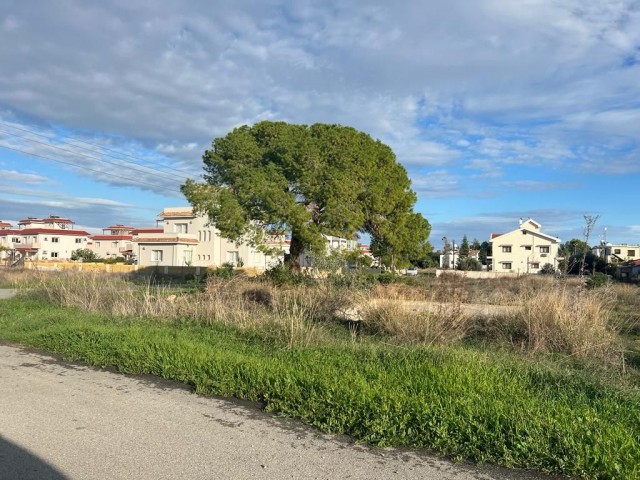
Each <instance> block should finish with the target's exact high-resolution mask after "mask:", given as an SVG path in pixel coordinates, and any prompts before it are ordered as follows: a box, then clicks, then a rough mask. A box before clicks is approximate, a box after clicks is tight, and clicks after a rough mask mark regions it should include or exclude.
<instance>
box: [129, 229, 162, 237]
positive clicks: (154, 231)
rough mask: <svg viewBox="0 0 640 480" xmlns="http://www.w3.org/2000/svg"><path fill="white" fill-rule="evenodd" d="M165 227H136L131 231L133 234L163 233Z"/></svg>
mask: <svg viewBox="0 0 640 480" xmlns="http://www.w3.org/2000/svg"><path fill="white" fill-rule="evenodd" d="M163 232H164V228H136V229H135V230H132V231H131V235H137V234H139V233H163Z"/></svg>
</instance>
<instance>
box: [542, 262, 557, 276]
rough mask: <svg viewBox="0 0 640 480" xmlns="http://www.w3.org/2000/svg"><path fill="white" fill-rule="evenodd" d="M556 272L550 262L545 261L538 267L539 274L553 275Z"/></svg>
mask: <svg viewBox="0 0 640 480" xmlns="http://www.w3.org/2000/svg"><path fill="white" fill-rule="evenodd" d="M555 273H556V269H555V267H554V266H553V265H552V264H550V263H545V264H544V265H543V266H542V268H541V269H540V274H541V275H555Z"/></svg>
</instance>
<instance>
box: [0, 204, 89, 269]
mask: <svg viewBox="0 0 640 480" xmlns="http://www.w3.org/2000/svg"><path fill="white" fill-rule="evenodd" d="M88 241H89V233H88V232H86V231H84V230H75V229H74V223H73V221H72V220H70V219H68V218H62V217H58V216H55V215H50V216H49V217H46V218H35V217H29V218H26V219H23V220H20V221H19V222H18V228H17V229H13V228H8V227H6V226H5V227H4V228H2V229H0V245H2V246H3V247H5V249H6V250H5V252H3V254H4V255H9V256H10V257H11V258H12V260H13V261H18V260H25V259H26V260H54V261H55V260H68V259H70V258H71V254H72V252H73V251H74V250H77V249H79V248H86V247H87V243H88ZM7 252H8V253H7Z"/></svg>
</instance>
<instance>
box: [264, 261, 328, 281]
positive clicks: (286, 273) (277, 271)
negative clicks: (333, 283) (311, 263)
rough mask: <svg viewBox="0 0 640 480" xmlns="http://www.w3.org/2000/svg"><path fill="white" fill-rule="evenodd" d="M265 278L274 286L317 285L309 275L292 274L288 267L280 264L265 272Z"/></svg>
mask: <svg viewBox="0 0 640 480" xmlns="http://www.w3.org/2000/svg"><path fill="white" fill-rule="evenodd" d="M264 276H265V278H266V279H267V280H268V281H270V282H271V283H273V284H274V285H315V284H316V281H315V280H314V279H313V278H311V277H310V276H309V275H305V274H302V273H295V272H292V271H291V270H290V269H289V268H288V267H287V265H285V264H283V263H279V264H278V265H276V266H275V267H272V268H270V269H268V270H266V271H265V272H264Z"/></svg>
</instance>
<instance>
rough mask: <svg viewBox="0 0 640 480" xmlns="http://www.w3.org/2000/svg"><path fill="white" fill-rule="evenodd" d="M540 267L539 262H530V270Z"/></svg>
mask: <svg viewBox="0 0 640 480" xmlns="http://www.w3.org/2000/svg"><path fill="white" fill-rule="evenodd" d="M539 268H540V264H539V263H532V264H531V269H532V270H538V269H539Z"/></svg>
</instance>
